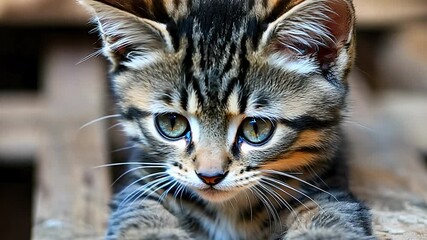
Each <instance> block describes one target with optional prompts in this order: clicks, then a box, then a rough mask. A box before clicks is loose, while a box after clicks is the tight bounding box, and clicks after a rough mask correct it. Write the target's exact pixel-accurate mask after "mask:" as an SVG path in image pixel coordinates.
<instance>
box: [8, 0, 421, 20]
mask: <svg viewBox="0 0 427 240" xmlns="http://www.w3.org/2000/svg"><path fill="white" fill-rule="evenodd" d="M353 1H354V5H355V7H356V11H357V14H358V26H359V27H390V26H397V25H405V24H408V23H412V22H414V21H419V20H425V19H426V18H427V1H425V0H404V1H403V0H353ZM88 19H89V17H88V15H87V13H86V12H85V11H84V10H83V9H81V8H80V7H79V6H78V4H77V3H76V1H75V0H60V1H58V0H1V1H0V23H6V24H32V25H34V24H38V25H43V24H45V25H46V24H47V25H84V24H86V23H87V22H88Z"/></svg>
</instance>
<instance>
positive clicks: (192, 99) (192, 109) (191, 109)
mask: <svg viewBox="0 0 427 240" xmlns="http://www.w3.org/2000/svg"><path fill="white" fill-rule="evenodd" d="M198 109H199V99H198V98H197V94H196V92H194V91H191V92H190V94H189V96H188V102H187V111H188V113H190V114H193V115H195V114H196V113H197V112H198Z"/></svg>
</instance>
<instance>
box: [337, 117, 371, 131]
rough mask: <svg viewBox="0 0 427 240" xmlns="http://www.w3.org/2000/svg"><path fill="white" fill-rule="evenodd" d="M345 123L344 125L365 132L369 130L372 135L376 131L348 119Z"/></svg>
mask: <svg viewBox="0 0 427 240" xmlns="http://www.w3.org/2000/svg"><path fill="white" fill-rule="evenodd" d="M343 123H344V124H353V125H354V126H357V127H359V128H361V129H364V130H367V131H368V132H370V133H375V130H374V129H373V128H370V127H368V126H366V125H363V124H361V123H359V122H356V121H352V120H348V119H346V120H344V121H343Z"/></svg>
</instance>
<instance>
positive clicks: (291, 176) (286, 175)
mask: <svg viewBox="0 0 427 240" xmlns="http://www.w3.org/2000/svg"><path fill="white" fill-rule="evenodd" d="M263 172H267V173H272V174H277V175H282V176H285V177H288V178H292V179H294V180H297V181H299V182H302V183H304V184H307V185H308V186H310V187H312V188H315V189H317V190H319V191H321V192H323V193H326V194H328V195H329V196H331V197H333V198H334V199H335V200H336V201H337V202H339V201H338V199H337V198H336V197H335V196H334V195H333V194H331V193H330V192H328V191H325V190H323V189H321V188H319V187H317V186H315V185H313V184H311V183H309V182H307V181H305V180H303V179H300V178H298V177H295V176H293V175H290V174H287V173H284V172H279V171H275V170H263Z"/></svg>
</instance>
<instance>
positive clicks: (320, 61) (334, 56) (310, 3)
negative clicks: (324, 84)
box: [261, 0, 355, 77]
mask: <svg viewBox="0 0 427 240" xmlns="http://www.w3.org/2000/svg"><path fill="white" fill-rule="evenodd" d="M292 2H293V3H294V6H293V7H291V8H290V9H289V10H288V11H286V12H285V13H284V14H282V15H281V16H279V17H278V18H277V19H276V20H275V21H273V22H271V23H270V24H269V25H268V27H267V29H266V31H265V32H264V34H263V36H262V40H261V44H263V45H264V47H266V49H267V52H268V54H269V55H270V56H269V60H270V62H272V63H273V64H276V65H279V66H282V67H285V68H287V69H288V70H292V71H296V72H301V73H311V72H313V71H322V72H323V73H324V72H325V71H326V72H327V71H331V70H332V71H335V72H336V74H340V75H341V76H340V77H343V75H342V74H345V72H346V69H347V68H349V66H350V65H351V63H352V55H353V52H352V51H353V45H354V44H353V30H354V29H353V28H354V18H355V17H354V9H353V6H352V4H351V1H350V0H294V1H291V3H292ZM288 7H289V6H288ZM264 50H265V49H264Z"/></svg>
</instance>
